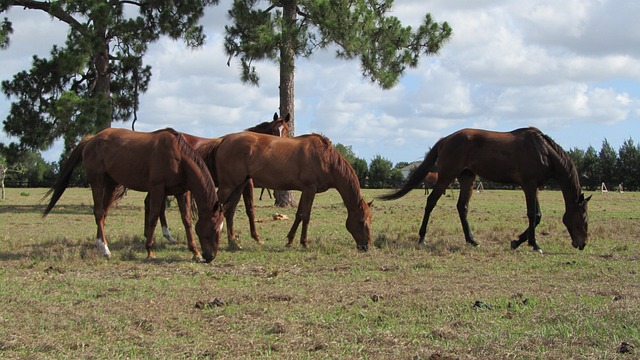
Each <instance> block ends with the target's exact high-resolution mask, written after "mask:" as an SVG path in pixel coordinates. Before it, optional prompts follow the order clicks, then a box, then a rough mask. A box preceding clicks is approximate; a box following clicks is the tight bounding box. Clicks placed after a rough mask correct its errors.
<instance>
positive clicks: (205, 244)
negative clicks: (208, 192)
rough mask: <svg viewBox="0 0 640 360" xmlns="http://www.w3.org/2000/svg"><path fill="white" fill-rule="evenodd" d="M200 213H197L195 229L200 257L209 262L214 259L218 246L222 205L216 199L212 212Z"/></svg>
mask: <svg viewBox="0 0 640 360" xmlns="http://www.w3.org/2000/svg"><path fill="white" fill-rule="evenodd" d="M202 215H203V214H202V213H199V214H198V221H197V222H196V226H195V229H196V234H198V238H199V239H200V246H201V247H202V257H203V258H204V261H205V262H207V263H209V262H211V261H213V259H215V257H216V255H217V254H218V248H219V246H220V237H221V236H222V229H223V228H224V215H223V210H222V205H221V204H220V202H219V201H218V202H216V203H215V205H214V206H213V212H212V213H211V214H210V215H207V216H202Z"/></svg>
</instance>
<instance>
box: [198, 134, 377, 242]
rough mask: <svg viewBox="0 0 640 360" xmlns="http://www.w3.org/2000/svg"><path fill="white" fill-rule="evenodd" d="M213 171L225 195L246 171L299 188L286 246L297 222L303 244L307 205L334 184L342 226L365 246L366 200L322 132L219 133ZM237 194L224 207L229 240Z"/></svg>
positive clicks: (265, 181) (278, 186)
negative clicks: (343, 219)
mask: <svg viewBox="0 0 640 360" xmlns="http://www.w3.org/2000/svg"><path fill="white" fill-rule="evenodd" d="M213 155H214V159H206V158H205V162H207V163H209V161H215V166H216V173H217V174H218V177H219V182H218V194H219V195H220V196H227V195H229V194H230V193H231V190H232V189H233V188H234V187H235V186H237V184H238V183H239V182H240V181H242V180H241V179H244V178H246V177H247V176H249V177H251V178H252V179H255V181H256V183H259V184H262V185H264V186H266V187H268V188H270V189H275V190H300V191H302V194H301V198H300V201H299V204H298V211H297V213H296V219H295V221H294V223H293V226H292V227H291V230H290V231H289V234H288V235H287V239H288V242H287V246H292V245H293V239H294V237H295V235H296V231H297V229H298V226H299V225H300V222H302V232H301V235H300V243H301V244H302V246H305V247H306V246H307V228H308V225H309V219H310V215H311V205H312V204H313V199H314V197H315V195H316V193H321V192H324V191H327V190H328V189H330V188H335V189H336V190H338V192H339V193H340V195H341V196H342V200H343V202H344V204H345V206H346V208H347V212H348V217H347V222H346V227H347V230H348V231H349V232H350V233H351V235H352V236H353V238H354V239H355V241H356V244H357V248H358V249H360V250H367V249H368V248H369V246H371V231H370V226H371V210H370V206H371V204H367V203H366V202H365V201H364V200H363V198H362V195H361V194H360V185H359V182H358V178H357V176H356V174H355V172H354V170H353V168H352V167H351V165H350V164H349V163H348V162H347V161H346V160H345V159H344V158H343V157H342V156H341V155H340V154H339V153H338V152H337V151H336V150H335V149H334V148H333V145H332V144H331V142H330V141H329V139H327V138H326V137H324V136H321V135H317V134H312V135H304V136H299V137H295V138H278V137H275V136H268V135H262V134H255V133H249V132H241V133H236V134H231V135H227V136H225V137H223V138H222V141H221V142H220V144H219V146H218V148H217V151H214V152H213ZM238 200H239V199H234V198H233V196H230V197H229V208H228V209H227V210H226V211H225V217H226V219H227V234H228V235H229V241H230V242H231V241H233V215H234V213H235V204H237V202H238Z"/></svg>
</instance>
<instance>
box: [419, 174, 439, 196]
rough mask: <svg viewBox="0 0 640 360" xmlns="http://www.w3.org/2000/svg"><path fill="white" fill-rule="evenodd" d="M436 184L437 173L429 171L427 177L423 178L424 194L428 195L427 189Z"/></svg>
mask: <svg viewBox="0 0 640 360" xmlns="http://www.w3.org/2000/svg"><path fill="white" fill-rule="evenodd" d="M437 182H438V173H437V172H433V171H429V172H428V173H427V176H425V177H424V180H422V183H423V184H424V194H425V195H427V194H429V189H430V188H432V187H433V185H435V184H436V183H437Z"/></svg>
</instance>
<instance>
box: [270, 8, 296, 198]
mask: <svg viewBox="0 0 640 360" xmlns="http://www.w3.org/2000/svg"><path fill="white" fill-rule="evenodd" d="M282 4H283V9H282V12H283V17H284V21H285V24H286V25H285V28H284V29H283V33H282V44H281V45H280V86H279V88H280V116H287V114H291V120H290V121H289V136H290V137H293V136H295V118H296V117H295V116H294V106H293V105H294V102H293V89H294V87H293V80H294V73H295V49H294V44H295V39H294V36H295V33H294V32H295V26H296V17H297V13H296V0H285V1H283V2H282ZM274 197H275V199H276V200H275V205H276V206H280V207H286V206H296V200H295V198H294V196H293V192H292V191H291V190H288V191H280V190H276V191H274Z"/></svg>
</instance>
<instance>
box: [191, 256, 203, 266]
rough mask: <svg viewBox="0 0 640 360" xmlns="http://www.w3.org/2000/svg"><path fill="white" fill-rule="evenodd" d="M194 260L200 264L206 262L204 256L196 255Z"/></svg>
mask: <svg viewBox="0 0 640 360" xmlns="http://www.w3.org/2000/svg"><path fill="white" fill-rule="evenodd" d="M193 261H195V262H197V263H198V264H201V263H203V262H205V261H204V258H203V257H202V256H194V257H193Z"/></svg>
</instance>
